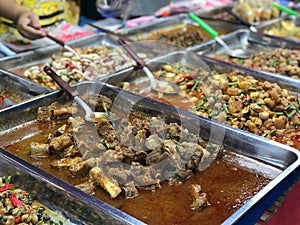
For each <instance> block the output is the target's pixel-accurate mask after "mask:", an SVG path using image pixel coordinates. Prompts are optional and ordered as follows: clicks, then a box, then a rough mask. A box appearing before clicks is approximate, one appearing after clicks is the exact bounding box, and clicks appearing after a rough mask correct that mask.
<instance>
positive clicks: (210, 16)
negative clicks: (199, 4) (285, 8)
mask: <svg viewBox="0 0 300 225" xmlns="http://www.w3.org/2000/svg"><path fill="white" fill-rule="evenodd" d="M233 7H234V5H233V4H228V5H225V6H220V7H215V8H212V9H207V10H203V9H200V10H198V11H195V14H196V15H197V16H199V17H200V18H202V19H207V20H216V21H226V22H229V23H232V24H233V25H237V24H239V25H242V26H244V28H245V26H247V25H245V24H244V23H242V22H241V21H240V20H238V19H236V18H235V17H234V15H232V14H231V13H230V11H231V10H232V9H233ZM284 18H285V15H281V16H280V17H278V18H273V19H270V20H264V21H260V22H254V23H251V24H250V23H249V24H250V25H251V26H254V27H257V26H264V25H266V24H269V23H274V22H276V21H281V20H282V19H284ZM246 23H248V22H247V21H246Z"/></svg>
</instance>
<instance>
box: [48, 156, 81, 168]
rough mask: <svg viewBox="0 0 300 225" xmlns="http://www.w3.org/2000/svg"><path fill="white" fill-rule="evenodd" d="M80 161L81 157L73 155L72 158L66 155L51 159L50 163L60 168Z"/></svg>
mask: <svg viewBox="0 0 300 225" xmlns="http://www.w3.org/2000/svg"><path fill="white" fill-rule="evenodd" d="M80 161H81V157H74V158H71V157H68V158H63V159H56V160H53V161H51V163H50V165H51V166H52V167H55V168H57V169H62V168H67V167H70V166H72V165H75V164H77V163H79V162H80Z"/></svg>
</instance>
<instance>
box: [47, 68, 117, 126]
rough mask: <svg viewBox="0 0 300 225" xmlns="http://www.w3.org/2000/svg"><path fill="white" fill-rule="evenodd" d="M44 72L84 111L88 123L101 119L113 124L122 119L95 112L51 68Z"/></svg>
mask: <svg viewBox="0 0 300 225" xmlns="http://www.w3.org/2000/svg"><path fill="white" fill-rule="evenodd" d="M44 71H45V73H46V74H47V75H49V76H50V77H51V78H52V79H53V80H54V81H55V82H56V83H57V84H58V85H59V86H60V87H61V88H62V89H63V90H64V91H66V93H67V94H68V95H69V96H70V97H72V98H73V99H74V101H75V102H76V103H77V104H78V105H79V106H80V107H81V108H82V109H83V110H84V112H85V117H84V119H85V120H86V121H89V122H97V121H100V120H101V119H107V120H109V121H111V122H115V121H117V120H119V119H120V117H119V116H118V115H116V114H114V113H111V112H94V111H93V110H92V109H91V108H90V107H89V106H88V105H87V104H86V103H85V102H84V101H83V100H82V99H81V98H79V93H78V92H77V91H76V90H75V89H73V88H72V87H71V86H70V85H69V84H68V83H67V82H65V81H64V80H63V79H61V78H60V77H59V76H58V75H57V74H56V73H55V72H54V70H53V69H52V68H51V67H50V66H45V67H44Z"/></svg>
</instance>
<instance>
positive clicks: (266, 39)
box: [195, 29, 300, 82]
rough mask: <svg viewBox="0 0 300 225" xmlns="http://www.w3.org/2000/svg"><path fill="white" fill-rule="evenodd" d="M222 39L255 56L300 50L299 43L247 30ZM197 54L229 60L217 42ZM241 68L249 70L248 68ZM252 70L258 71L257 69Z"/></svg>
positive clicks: (233, 46) (294, 80)
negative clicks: (272, 52)
mask: <svg viewBox="0 0 300 225" xmlns="http://www.w3.org/2000/svg"><path fill="white" fill-rule="evenodd" d="M221 38H222V39H223V40H224V41H225V42H226V43H227V44H228V46H229V47H230V48H231V49H239V48H240V49H245V50H247V51H248V52H249V53H250V54H255V53H258V52H271V51H272V50H274V49H276V48H286V49H291V50H299V49H300V45H299V44H297V43H293V42H291V41H289V40H283V39H279V38H275V37H270V36H266V35H263V34H260V33H254V32H251V31H249V30H247V29H241V30H237V31H234V32H232V33H230V34H226V35H223V36H222V37H221ZM195 52H196V53H197V54H200V55H206V56H209V57H212V58H218V59H221V60H225V61H226V60H227V59H229V57H228V55H227V54H226V52H225V50H224V48H223V47H222V46H220V45H219V44H218V43H217V42H214V43H209V44H208V45H206V46H202V47H200V48H198V49H195ZM224 57H225V58H224ZM226 57H227V58H226ZM241 67H244V68H247V67H246V66H241ZM252 70H253V71H257V69H252ZM265 74H268V75H271V76H273V77H274V76H275V77H280V76H285V75H282V74H277V75H276V74H273V73H271V72H266V73H265ZM285 77H288V76H285ZM288 79H290V80H291V82H297V81H296V80H297V78H292V77H288Z"/></svg>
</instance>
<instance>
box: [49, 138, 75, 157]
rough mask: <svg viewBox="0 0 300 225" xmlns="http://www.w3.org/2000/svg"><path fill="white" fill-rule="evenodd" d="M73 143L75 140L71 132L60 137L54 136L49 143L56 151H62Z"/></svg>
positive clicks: (52, 149) (53, 150)
mask: <svg viewBox="0 0 300 225" xmlns="http://www.w3.org/2000/svg"><path fill="white" fill-rule="evenodd" d="M73 144H74V142H73V140H72V139H71V137H70V135H69V134H62V135H61V136H59V137H54V138H52V140H51V141H50V143H49V145H50V149H51V151H52V152H54V153H57V152H60V151H62V150H64V149H65V148H67V147H69V146H71V145H73Z"/></svg>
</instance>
